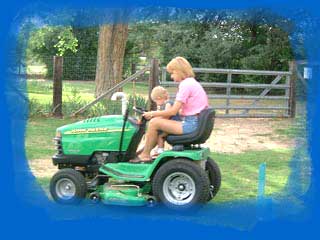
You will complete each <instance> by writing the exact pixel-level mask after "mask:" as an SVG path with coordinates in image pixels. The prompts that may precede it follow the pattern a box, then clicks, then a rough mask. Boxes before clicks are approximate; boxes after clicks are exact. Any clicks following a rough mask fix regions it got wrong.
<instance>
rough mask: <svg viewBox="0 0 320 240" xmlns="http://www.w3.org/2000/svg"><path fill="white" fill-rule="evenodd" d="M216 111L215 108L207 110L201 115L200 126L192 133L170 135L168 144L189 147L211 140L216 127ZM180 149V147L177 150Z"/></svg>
mask: <svg viewBox="0 0 320 240" xmlns="http://www.w3.org/2000/svg"><path fill="white" fill-rule="evenodd" d="M214 117H215V111H214V109H213V108H207V109H204V110H202V111H201V112H200V114H199V125H198V127H197V129H196V130H195V131H193V132H191V133H187V134H182V135H168V136H167V139H166V140H167V142H168V143H169V144H171V145H172V146H173V148H174V149H175V145H177V147H178V145H180V146H181V145H182V148H183V146H185V147H187V146H190V145H191V144H202V143H205V141H206V140H207V139H208V138H209V136H210V134H211V132H212V129H213V125H214ZM177 149H179V147H178V148H177Z"/></svg>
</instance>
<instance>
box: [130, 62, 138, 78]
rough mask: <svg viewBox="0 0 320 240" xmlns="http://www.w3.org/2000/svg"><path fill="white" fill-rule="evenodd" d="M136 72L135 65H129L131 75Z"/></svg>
mask: <svg viewBox="0 0 320 240" xmlns="http://www.w3.org/2000/svg"><path fill="white" fill-rule="evenodd" d="M136 71H137V68H136V64H135V63H131V75H132V74H135V73H136Z"/></svg>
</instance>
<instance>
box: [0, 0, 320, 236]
mask: <svg viewBox="0 0 320 240" xmlns="http://www.w3.org/2000/svg"><path fill="white" fill-rule="evenodd" d="M150 5H153V6H155V5H158V6H169V7H171V6H172V7H187V8H218V9H224V8H230V9H246V8H253V7H266V8H270V9H272V10H274V11H275V12H277V13H279V14H282V15H285V16H291V14H292V12H294V11H293V10H296V9H303V10H305V11H308V12H309V13H310V14H311V16H312V22H310V25H308V26H307V27H308V29H306V32H307V33H308V35H307V39H306V49H307V52H308V56H309V60H310V61H319V60H320V59H319V58H320V51H319V50H320V49H319V45H320V44H319V40H318V39H320V20H319V19H320V18H319V17H320V16H319V15H320V11H319V7H318V5H317V4H316V3H315V2H314V3H308V4H307V3H305V2H292V1H258V2H251V1H228V2H227V3H209V1H194V2H192V3H182V2H180V1H136V2H132V1H131V2H129V1H117V2H116V3H109V2H107V3H106V2H105V1H96V2H95V3H92V4H88V3H85V2H81V1H73V2H70V3H69V2H68V3H63V2H62V1H61V2H60V1H57V2H56V3H55V4H52V3H42V2H39V1H38V2H35V3H34V4H32V3H31V2H28V1H15V0H14V1H11V2H10V5H9V6H7V7H5V6H4V7H3V8H2V11H3V12H2V14H1V21H0V24H1V28H0V29H2V31H1V35H2V36H1V38H0V41H1V43H2V44H1V45H2V50H3V51H4V52H3V54H2V56H5V57H4V58H1V62H0V64H1V65H0V66H1V68H0V70H1V75H0V76H1V78H2V79H1V81H0V90H1V94H0V104H1V106H0V111H1V115H0V116H1V117H0V118H1V124H2V125H1V126H3V127H2V131H1V133H2V134H1V138H2V141H1V145H2V147H1V149H3V155H2V159H1V160H0V162H1V167H0V171H1V174H0V176H1V185H0V186H1V188H0V189H1V200H0V201H1V202H0V208H1V212H0V216H1V220H2V221H1V222H2V224H1V225H2V226H1V228H0V229H1V231H2V234H3V235H7V234H8V236H11V238H13V239H18V238H22V237H23V238H26V237H28V238H29V237H30V238H43V237H46V238H47V237H49V238H55V239H61V238H62V239H67V238H81V239H82V238H85V239H87V238H90V237H94V238H98V237H99V238H100V237H103V238H111V237H112V238H118V239H119V238H120V239H122V238H126V239H128V238H168V237H170V238H179V239H181V238H183V239H189V238H190V239H195V238H197V239H214V238H217V239H257V238H259V239H261V238H262V239H264V238H266V239H269V238H283V237H286V238H287V237H290V238H291V239H292V238H293V239H295V238H300V237H304V238H307V239H309V238H316V237H313V236H317V232H316V231H317V226H318V225H319V220H317V219H320V218H319V204H318V200H319V191H318V189H319V187H320V186H319V162H318V160H317V158H319V147H318V146H319V126H318V124H319V122H320V121H319V116H320V114H319V107H317V106H319V86H320V84H319V83H318V82H317V79H318V78H319V71H317V72H315V74H314V76H313V79H312V81H311V82H310V84H309V89H308V91H309V92H308V102H307V110H308V113H307V114H308V115H307V117H308V126H307V127H308V144H309V146H310V148H309V151H310V156H311V158H312V179H311V186H310V189H309V191H308V192H307V193H306V194H305V195H304V196H303V197H302V199H301V200H302V201H303V202H304V203H303V208H302V209H301V210H299V211H298V212H297V213H295V212H294V211H292V212H291V211H286V213H288V212H289V213H292V214H284V215H283V216H281V215H279V216H274V215H273V213H274V212H277V211H278V210H279V209H287V208H290V207H293V208H295V207H296V205H295V204H292V205H291V203H290V202H282V203H281V204H279V205H275V204H274V203H273V202H272V201H271V200H270V199H269V200H268V199H266V200H265V201H264V202H263V203H262V204H263V206H264V207H263V208H260V207H259V208H257V206H256V203H255V202H248V201H246V202H237V203H230V204H229V205H228V204H226V205H224V206H218V207H212V208H211V207H210V206H208V209H207V210H208V213H209V214H211V215H213V214H215V216H214V217H211V215H205V213H204V212H200V213H196V214H192V215H188V214H186V215H181V214H172V213H168V212H167V211H165V210H161V211H160V210H150V209H144V210H141V209H137V208H119V207H113V208H105V207H102V206H98V207H96V206H95V207H92V206H87V205H85V206H83V208H82V207H81V210H79V207H61V206H57V205H56V204H53V203H51V202H50V201H48V200H47V198H46V197H45V195H44V194H43V191H42V190H41V189H40V188H39V187H38V186H37V184H35V182H34V177H33V175H32V174H31V173H30V171H29V169H28V166H27V163H26V161H25V159H23V158H24V155H25V153H24V131H25V120H23V119H22V120H21V115H22V114H23V113H26V111H27V109H26V106H24V105H23V104H21V102H20V101H19V97H18V96H16V94H17V92H16V91H11V90H10V89H9V88H7V83H8V81H10V79H9V78H8V75H7V73H6V67H7V63H8V62H9V60H10V59H9V57H8V56H9V50H10V48H11V47H12V45H13V43H14V41H15V38H14V33H15V32H16V29H15V28H16V27H17V26H16V25H15V24H14V23H15V22H17V19H19V18H21V13H22V15H23V14H34V13H38V12H52V11H55V10H57V9H61V8H71V9H77V8H92V7H93V8H99V7H100V8H103V7H128V6H130V7H137V6H150ZM288 5H289V6H290V7H287V6H288ZM34 6H36V7H34ZM26 9H27V10H26ZM292 17H293V18H295V19H294V20H295V21H299V20H301V19H299V17H298V16H292ZM8 99H11V101H9V102H8ZM17 183H18V184H17ZM30 189H32V191H30ZM275 208H277V210H275ZM252 215H254V216H260V218H258V219H257V221H254V222H250V221H247V219H250V216H252ZM230 216H231V217H230ZM210 219H211V220H210ZM219 219H220V220H219ZM208 220H210V221H208ZM221 222H223V223H221Z"/></svg>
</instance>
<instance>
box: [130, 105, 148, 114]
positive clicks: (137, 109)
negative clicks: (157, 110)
mask: <svg viewBox="0 0 320 240" xmlns="http://www.w3.org/2000/svg"><path fill="white" fill-rule="evenodd" d="M132 109H133V111H135V112H136V113H139V114H141V115H142V114H144V113H145V112H147V110H146V109H143V108H140V107H133V108H132Z"/></svg>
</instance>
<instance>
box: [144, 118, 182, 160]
mask: <svg viewBox="0 0 320 240" xmlns="http://www.w3.org/2000/svg"><path fill="white" fill-rule="evenodd" d="M158 130H161V131H163V132H165V133H168V134H177V135H179V134H182V122H179V121H174V120H169V119H163V118H153V119H151V120H150V122H149V126H148V129H147V132H146V145H145V146H144V149H143V151H142V153H141V154H140V155H139V157H140V159H142V160H146V159H150V158H151V157H150V152H151V150H152V149H153V148H154V147H155V145H156V144H157V140H158Z"/></svg>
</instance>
